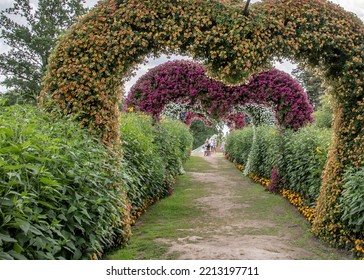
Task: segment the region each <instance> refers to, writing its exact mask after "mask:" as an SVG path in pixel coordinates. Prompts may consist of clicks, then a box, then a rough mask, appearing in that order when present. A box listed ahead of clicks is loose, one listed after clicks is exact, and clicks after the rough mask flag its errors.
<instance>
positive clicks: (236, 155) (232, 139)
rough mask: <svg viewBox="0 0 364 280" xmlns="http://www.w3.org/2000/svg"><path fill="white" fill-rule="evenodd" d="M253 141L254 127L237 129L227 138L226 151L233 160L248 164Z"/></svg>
mask: <svg viewBox="0 0 364 280" xmlns="http://www.w3.org/2000/svg"><path fill="white" fill-rule="evenodd" d="M252 143H253V128H252V127H251V126H248V127H245V128H244V129H239V130H235V131H234V132H232V133H230V134H229V135H228V137H227V138H226V144H225V151H226V154H228V155H229V158H230V160H231V161H235V162H236V163H238V164H242V165H244V166H245V165H246V163H247V161H248V156H249V153H250V150H251V146H252Z"/></svg>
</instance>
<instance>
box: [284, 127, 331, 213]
mask: <svg viewBox="0 0 364 280" xmlns="http://www.w3.org/2000/svg"><path fill="white" fill-rule="evenodd" d="M331 137H332V131H331V130H329V129H323V128H317V127H315V126H308V127H303V128H301V129H300V130H299V131H297V132H295V133H294V132H289V131H287V132H286V134H285V135H284V138H283V143H284V157H283V160H282V161H281V164H280V167H279V170H280V171H281V172H282V174H284V175H283V176H284V178H283V179H284V186H285V187H286V188H289V189H291V190H293V191H295V192H297V193H299V194H300V195H301V197H302V198H303V199H304V200H305V201H306V203H308V204H309V205H310V206H314V205H315V204H316V200H317V198H318V195H319V192H320V186H321V174H322V171H323V169H324V165H325V163H326V160H327V154H328V149H329V146H330V144H331Z"/></svg>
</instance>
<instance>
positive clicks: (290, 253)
mask: <svg viewBox="0 0 364 280" xmlns="http://www.w3.org/2000/svg"><path fill="white" fill-rule="evenodd" d="M203 159H204V160H205V161H206V164H207V165H208V166H209V168H208V169H207V170H204V171H203V172H198V170H189V171H187V173H188V175H190V176H191V178H192V181H191V183H192V185H193V183H194V182H195V183H196V184H200V185H201V183H202V184H203V186H204V188H205V191H206V193H205V195H204V196H202V197H196V198H195V199H194V203H195V204H196V205H197V207H198V208H199V209H200V210H201V213H203V214H202V216H200V219H202V221H203V222H202V223H197V224H196V225H195V226H194V225H193V224H191V227H190V228H187V229H186V228H185V229H179V230H180V231H181V232H184V233H185V234H186V233H187V234H188V235H187V236H184V237H177V238H173V239H166V238H159V239H157V241H158V242H161V243H165V244H167V245H168V246H170V247H169V250H168V252H167V254H166V258H168V256H174V258H175V259H321V258H330V257H333V258H339V259H346V258H348V256H347V255H345V254H343V253H340V252H338V251H335V250H333V249H328V248H327V246H326V245H325V244H322V243H321V241H318V240H317V239H315V238H314V237H313V236H312V235H311V234H310V233H309V224H308V222H307V221H306V220H305V219H304V218H303V217H302V216H301V215H300V214H299V213H298V211H297V210H296V209H295V208H294V207H293V206H291V205H289V203H288V202H286V201H284V199H283V198H282V197H280V196H278V195H273V194H270V193H268V192H266V191H264V190H263V187H261V186H259V185H256V184H252V182H251V181H250V180H249V179H247V178H246V177H244V176H242V174H241V172H239V171H238V170H237V169H235V168H234V166H233V165H232V164H231V163H229V162H228V161H226V160H225V159H223V157H222V154H217V155H216V154H215V155H213V156H211V157H203ZM324 255H325V256H324Z"/></svg>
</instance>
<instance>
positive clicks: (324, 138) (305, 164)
mask: <svg viewBox="0 0 364 280" xmlns="http://www.w3.org/2000/svg"><path fill="white" fill-rule="evenodd" d="M252 134H253V129H252V128H250V127H248V128H244V129H242V130H237V131H234V132H233V133H231V134H230V135H229V136H228V138H227V145H226V153H227V154H228V155H229V156H230V157H231V158H232V159H237V162H238V163H242V164H246V173H247V174H251V173H252V174H255V175H257V176H259V177H263V178H266V179H270V178H271V170H272V168H273V167H277V168H278V170H279V173H280V177H281V179H282V182H283V184H284V187H286V188H289V189H291V190H293V191H295V192H297V193H299V194H300V195H301V197H302V198H303V199H304V200H305V201H306V203H308V204H309V205H311V206H314V205H315V203H316V200H317V197H318V194H319V190H320V185H321V174H322V171H323V168H324V165H325V162H326V159H327V153H328V148H329V146H330V143H331V136H332V132H331V130H329V129H324V128H318V127H316V126H308V127H304V128H301V129H300V130H299V131H297V132H290V131H287V132H286V133H285V134H284V135H280V134H279V133H278V131H276V130H275V129H274V128H272V127H269V126H262V127H257V128H256V129H255V139H253V138H254V137H253V135H252Z"/></svg>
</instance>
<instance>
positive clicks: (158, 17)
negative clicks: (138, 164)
mask: <svg viewBox="0 0 364 280" xmlns="http://www.w3.org/2000/svg"><path fill="white" fill-rule="evenodd" d="M224 2H229V1H224ZM363 41H364V26H363V23H362V22H361V21H360V20H359V19H358V18H357V17H356V16H355V15H353V14H351V13H348V12H346V11H344V10H343V9H342V8H340V7H339V6H337V5H334V4H332V3H331V2H329V1H323V0H297V1H290V0H265V1H262V2H258V3H255V4H253V5H251V6H250V10H249V13H248V14H247V13H244V12H243V10H242V9H241V7H239V6H236V5H228V4H226V5H224V4H223V3H221V2H219V1H214V0H204V1H200V0H195V1H192V0H173V1H172V0H150V1H141V0H104V1H101V2H99V4H98V5H97V6H96V7H95V8H94V9H92V10H91V11H90V12H89V13H88V14H87V15H86V16H84V17H82V18H81V19H80V20H79V21H78V22H77V23H76V24H74V25H73V26H72V27H71V28H70V29H69V30H68V32H66V33H65V34H64V35H63V36H62V37H61V38H60V39H59V43H58V45H57V46H56V47H55V49H54V51H53V53H52V54H51V56H50V58H49V65H48V69H47V73H46V76H45V80H44V89H43V92H42V94H41V103H43V105H44V106H45V107H48V108H49V109H50V110H54V109H59V111H60V112H62V113H63V114H65V115H66V114H73V115H75V116H77V118H78V119H79V121H80V123H81V124H82V125H84V126H86V127H88V128H89V129H90V130H91V131H96V132H98V133H99V134H101V138H102V140H103V141H104V143H107V144H112V143H114V142H115V141H118V139H119V138H118V136H119V111H118V104H119V102H120V101H121V92H122V91H121V87H122V82H121V81H120V78H121V77H125V76H128V75H129V74H130V72H131V71H132V70H133V69H134V67H135V66H136V65H137V64H138V63H141V62H142V61H144V59H145V57H146V56H148V55H150V54H154V55H158V54H161V53H179V54H188V55H190V56H191V57H193V58H194V59H197V60H201V61H202V62H203V63H204V65H205V68H206V70H207V73H208V75H209V76H210V77H213V78H215V79H217V80H220V81H222V82H224V83H226V84H239V83H242V82H245V81H246V80H247V79H249V78H250V76H251V75H253V74H254V73H260V72H262V71H263V70H266V69H269V68H270V64H271V61H272V60H273V59H274V58H275V57H278V58H288V59H291V60H292V61H297V62H304V63H307V64H309V65H310V66H313V67H319V68H320V70H321V71H322V72H323V74H324V75H325V77H326V79H327V81H328V82H329V83H330V84H331V85H332V86H333V87H334V91H333V92H334V93H333V95H334V98H335V100H336V104H337V105H336V107H335V109H334V115H335V119H334V124H333V128H334V136H333V144H332V147H331V150H330V153H329V159H328V162H327V165H326V169H325V171H324V175H323V183H322V187H321V193H320V197H319V199H318V203H317V207H316V212H317V213H316V218H315V220H314V224H313V230H314V231H315V232H316V233H317V234H318V235H321V236H323V237H325V238H326V239H328V240H334V241H336V242H337V243H338V244H339V245H345V243H346V242H347V241H348V239H349V237H348V234H347V232H348V231H349V232H350V228H349V227H348V226H347V225H345V224H344V225H343V224H342V223H339V222H338V217H340V216H341V215H340V211H341V209H340V207H339V205H340V195H341V192H342V190H343V183H342V178H343V174H344V171H345V169H346V168H349V167H353V168H357V169H359V168H360V167H361V166H363V165H364V131H363V127H364V85H363V83H364V49H363Z"/></svg>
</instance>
